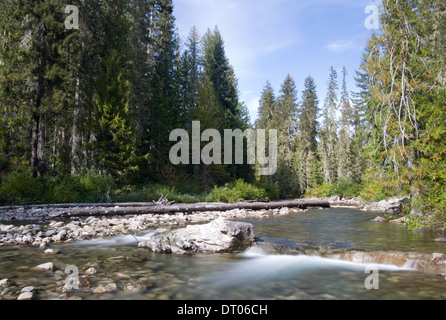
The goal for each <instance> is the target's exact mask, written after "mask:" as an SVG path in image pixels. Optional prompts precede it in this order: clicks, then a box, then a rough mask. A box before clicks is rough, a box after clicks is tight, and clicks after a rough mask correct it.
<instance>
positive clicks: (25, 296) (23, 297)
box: [17, 291, 34, 300]
mask: <svg viewBox="0 0 446 320" xmlns="http://www.w3.org/2000/svg"><path fill="white" fill-rule="evenodd" d="M33 297H34V294H33V293H32V292H28V291H27V292H23V293H21V294H20V295H19V296H18V298H17V300H31V299H32V298H33Z"/></svg>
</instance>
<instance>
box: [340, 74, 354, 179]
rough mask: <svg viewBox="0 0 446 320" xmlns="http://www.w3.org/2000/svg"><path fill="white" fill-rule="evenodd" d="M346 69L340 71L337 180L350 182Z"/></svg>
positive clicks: (350, 143)
mask: <svg viewBox="0 0 446 320" xmlns="http://www.w3.org/2000/svg"><path fill="white" fill-rule="evenodd" d="M346 77H347V69H346V68H345V67H344V68H343V69H342V93H341V102H340V109H341V121H340V130H339V141H338V147H337V155H338V180H344V181H351V179H352V171H351V170H352V162H353V159H352V150H351V148H352V141H351V140H352V139H351V125H352V123H353V119H352V117H353V110H352V107H351V104H350V97H349V94H348V91H347V80H346Z"/></svg>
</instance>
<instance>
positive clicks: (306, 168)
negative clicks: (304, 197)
mask: <svg viewBox="0 0 446 320" xmlns="http://www.w3.org/2000/svg"><path fill="white" fill-rule="evenodd" d="M318 104H319V101H318V98H317V93H316V84H315V82H314V79H313V78H312V77H311V76H309V77H307V78H306V79H305V89H304V91H303V93H302V102H301V105H300V109H299V119H298V128H299V132H298V135H297V136H296V139H295V140H296V141H295V144H296V152H295V158H294V165H293V169H294V170H295V172H296V175H297V180H298V182H299V192H300V194H304V193H305V191H306V190H307V189H308V188H313V187H316V186H317V185H318V178H317V176H318V173H317V167H318V166H319V159H318V154H317V144H318V143H317V134H318V121H317V119H318V113H319V107H318Z"/></svg>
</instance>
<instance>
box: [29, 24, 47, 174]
mask: <svg viewBox="0 0 446 320" xmlns="http://www.w3.org/2000/svg"><path fill="white" fill-rule="evenodd" d="M46 33H47V30H46V27H45V25H42V28H41V30H40V32H39V39H38V41H39V42H40V44H41V52H40V56H39V59H38V63H37V89H36V97H35V99H33V100H32V101H31V108H32V119H33V134H32V150H31V169H32V175H33V177H35V178H36V177H38V176H40V175H41V174H42V173H43V172H44V171H45V163H44V160H43V136H42V134H43V130H42V127H43V126H42V113H41V105H42V99H43V95H44V77H43V73H44V68H45V65H46V60H45V56H44V50H45V48H44V39H45V35H46Z"/></svg>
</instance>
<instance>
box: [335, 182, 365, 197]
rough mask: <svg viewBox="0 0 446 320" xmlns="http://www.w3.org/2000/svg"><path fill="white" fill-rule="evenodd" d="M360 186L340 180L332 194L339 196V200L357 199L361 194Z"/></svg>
mask: <svg viewBox="0 0 446 320" xmlns="http://www.w3.org/2000/svg"><path fill="white" fill-rule="evenodd" d="M361 190H362V185H361V184H358V183H355V182H352V181H349V180H346V179H342V180H340V181H339V182H338V184H337V186H336V188H334V190H333V193H334V195H337V196H340V197H341V198H345V197H350V198H353V197H357V196H359V194H360V193H361Z"/></svg>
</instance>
